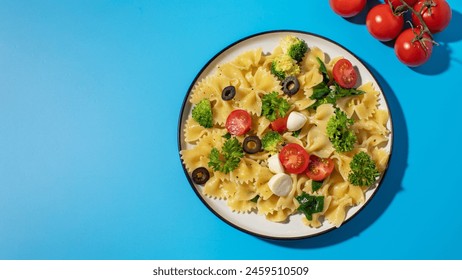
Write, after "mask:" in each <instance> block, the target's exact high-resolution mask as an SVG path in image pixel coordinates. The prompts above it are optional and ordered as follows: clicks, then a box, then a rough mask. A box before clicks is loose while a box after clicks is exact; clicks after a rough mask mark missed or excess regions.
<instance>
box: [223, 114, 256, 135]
mask: <svg viewBox="0 0 462 280" xmlns="http://www.w3.org/2000/svg"><path fill="white" fill-rule="evenodd" d="M251 124H252V118H251V117H250V114H249V113H248V112H247V111H245V110H241V109H237V110H234V111H232V112H231V114H229V116H228V118H227V119H226V129H227V130H228V132H229V133H231V134H232V135H243V134H245V133H247V132H248V131H249V130H250V126H251Z"/></svg>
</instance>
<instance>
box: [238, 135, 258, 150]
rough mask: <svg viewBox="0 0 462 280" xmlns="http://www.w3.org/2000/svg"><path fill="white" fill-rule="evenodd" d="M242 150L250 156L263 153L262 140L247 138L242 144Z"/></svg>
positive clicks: (254, 137) (255, 137)
mask: <svg viewBox="0 0 462 280" xmlns="http://www.w3.org/2000/svg"><path fill="white" fill-rule="evenodd" d="M242 148H243V149H244V151H245V152H246V153H248V154H255V153H258V152H260V151H261V140H260V138H258V136H247V137H246V138H245V139H244V143H242Z"/></svg>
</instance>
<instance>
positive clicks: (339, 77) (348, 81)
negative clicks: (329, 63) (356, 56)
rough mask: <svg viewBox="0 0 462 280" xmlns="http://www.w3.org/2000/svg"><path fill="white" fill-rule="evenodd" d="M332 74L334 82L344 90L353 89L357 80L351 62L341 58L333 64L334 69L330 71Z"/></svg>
mask: <svg viewBox="0 0 462 280" xmlns="http://www.w3.org/2000/svg"><path fill="white" fill-rule="evenodd" d="M332 74H333V76H334V80H335V81H336V82H337V83H338V84H339V85H340V86H341V87H344V88H352V87H354V86H355V84H356V81H357V80H358V74H357V73H356V70H355V69H354V68H353V65H352V64H351V62H350V61H349V60H348V59H346V58H342V59H340V60H339V61H337V62H336V63H335V65H334V68H333V69H332Z"/></svg>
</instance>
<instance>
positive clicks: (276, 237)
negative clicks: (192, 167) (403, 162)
mask: <svg viewBox="0 0 462 280" xmlns="http://www.w3.org/2000/svg"><path fill="white" fill-rule="evenodd" d="M276 33H294V34H296V33H299V34H305V35H309V36H313V37H317V38H319V39H322V40H325V41H327V42H329V43H331V44H334V45H336V46H337V47H340V48H341V49H342V50H344V51H345V52H347V53H348V54H350V55H351V56H353V57H355V58H356V59H357V60H358V61H359V62H360V63H361V64H362V66H363V67H364V68H365V69H366V71H367V72H369V74H370V75H371V76H372V77H373V78H374V81H375V83H376V84H377V86H378V88H379V89H380V92H381V93H382V97H383V99H384V101H385V104H386V107H387V111H388V114H389V119H390V132H391V133H390V134H391V137H390V154H389V158H388V162H387V165H386V167H385V171H384V172H383V174H382V176H381V177H380V178H379V179H378V181H377V182H376V186H375V187H374V191H373V193H372V194H371V196H370V198H369V199H368V200H366V201H365V202H364V204H362V205H361V207H360V208H359V209H358V210H357V211H356V212H355V213H354V214H353V215H352V216H351V217H348V218H346V219H345V221H344V222H343V223H342V226H343V225H345V224H346V223H347V222H349V221H350V220H352V219H353V218H354V217H355V216H356V215H358V214H359V213H360V212H361V211H362V210H363V209H364V208H365V207H366V206H367V204H369V202H370V201H371V200H372V198H373V197H374V196H375V195H376V194H377V192H378V190H379V188H380V186H381V184H382V181H383V179H384V178H385V176H386V174H387V171H388V165H389V164H390V161H391V158H392V153H393V142H394V139H393V138H394V132H393V117H392V115H391V110H390V107H389V103H388V100H387V97H386V96H385V93H384V91H383V89H382V86H381V85H380V83H379V81H378V80H377V78H376V77H375V75H374V74H373V73H372V71H371V70H370V69H369V68H368V67H367V66H366V64H365V63H364V62H363V61H362V59H360V58H359V57H358V56H357V55H355V54H354V53H353V52H351V51H350V50H349V49H347V48H346V47H344V46H343V45H341V44H339V43H337V42H335V41H333V40H331V39H329V38H327V37H324V36H321V35H318V34H315V33H311V32H307V31H300V30H292V29H281V30H270V31H264V32H259V33H255V34H252V35H249V36H246V37H244V38H242V39H240V40H237V41H235V42H234V43H231V44H230V45H228V46H227V47H225V48H224V49H222V50H221V51H220V52H218V53H217V54H216V55H214V56H213V57H212V58H211V59H210V60H209V61H208V62H207V63H206V64H205V65H204V66H203V67H202V69H201V70H200V71H199V72H198V73H197V75H196V77H195V78H194V80H193V81H192V83H191V85H190V86H189V88H188V91H187V93H186V95H185V97H184V99H183V104H182V105H181V111H180V116H179V119H178V135H177V138H178V155H179V159H180V163H181V166H182V167H183V171H184V173H185V175H186V178H187V179H188V182H189V184H190V186H191V187H192V189H193V191H194V192H195V193H196V195H197V196H198V197H199V199H200V200H201V201H202V203H203V204H204V205H205V206H206V207H207V208H208V209H209V210H210V211H211V212H212V213H213V214H215V216H217V217H218V218H220V219H221V220H222V221H224V222H225V223H227V224H228V225H230V226H232V227H234V228H236V229H238V230H240V231H242V232H245V233H247V234H250V235H253V236H256V237H259V238H264V239H269V240H299V239H306V238H311V237H316V236H319V235H322V234H326V233H328V232H331V231H333V230H335V229H338V228H337V227H335V226H333V227H330V228H328V229H326V230H323V231H320V232H317V233H313V234H308V235H300V236H291V237H283V236H271V235H264V234H260V233H257V232H253V231H251V230H247V229H245V228H242V227H240V226H239V225H237V224H234V223H233V222H232V221H229V220H228V219H226V218H225V217H223V216H222V215H221V214H220V213H218V212H217V211H215V210H214V209H213V208H212V207H211V206H210V205H209V203H208V202H207V201H206V200H205V199H204V198H203V197H202V195H201V193H200V192H199V191H198V189H197V188H196V187H195V185H194V183H193V181H192V179H191V176H190V175H189V173H188V171H187V170H186V167H185V165H184V164H183V161H182V160H181V156H180V151H181V148H182V133H183V123H184V121H185V120H186V119H183V116H184V109H185V107H186V104H187V102H188V99H189V96H190V93H191V91H192V89H193V88H194V85H195V84H196V83H197V81H198V79H199V77H200V76H201V75H202V73H203V72H204V71H205V70H206V69H207V68H208V67H209V65H210V64H212V63H213V62H214V61H215V59H216V58H217V57H219V56H220V55H221V54H223V53H224V52H226V51H227V50H229V49H230V48H232V47H234V46H236V45H238V44H240V43H242V42H244V41H246V40H249V39H252V38H256V37H259V36H262V35H267V34H276Z"/></svg>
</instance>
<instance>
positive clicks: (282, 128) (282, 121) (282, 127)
mask: <svg viewBox="0 0 462 280" xmlns="http://www.w3.org/2000/svg"><path fill="white" fill-rule="evenodd" d="M288 118H289V115H287V116H285V117H283V118H278V119H276V120H274V121H272V122H271V129H272V130H274V131H277V132H279V133H284V132H286V131H287V119H288Z"/></svg>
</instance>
